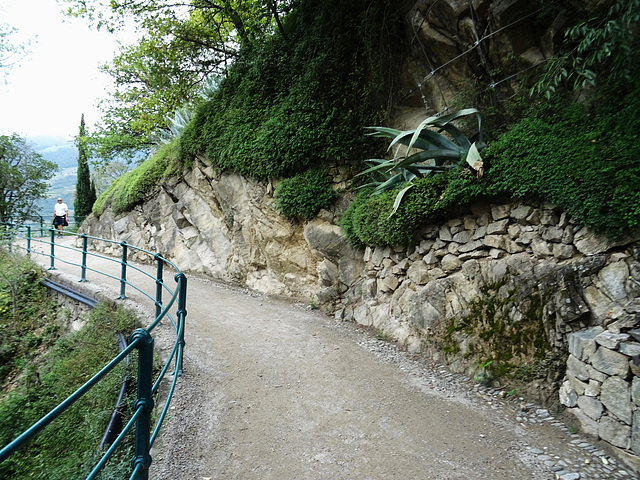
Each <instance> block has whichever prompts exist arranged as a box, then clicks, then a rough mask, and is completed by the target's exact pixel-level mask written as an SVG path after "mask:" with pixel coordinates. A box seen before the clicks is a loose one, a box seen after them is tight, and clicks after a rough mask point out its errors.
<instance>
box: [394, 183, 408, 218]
mask: <svg viewBox="0 0 640 480" xmlns="http://www.w3.org/2000/svg"><path fill="white" fill-rule="evenodd" d="M413 187H414V185H413V183H412V184H411V185H409V186H406V187H404V188H403V189H402V190H400V191H399V192H398V195H396V199H395V200H394V202H393V210H392V211H391V214H390V215H389V216H388V217H387V218H391V217H392V216H393V214H394V213H396V212H397V211H398V207H400V204H401V203H402V199H403V198H404V195H405V193H407V192H408V191H409V190H410V189H411V188H413Z"/></svg>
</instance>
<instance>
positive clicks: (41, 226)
mask: <svg viewBox="0 0 640 480" xmlns="http://www.w3.org/2000/svg"><path fill="white" fill-rule="evenodd" d="M39 217H40V236H41V237H44V218H43V217H42V215H39Z"/></svg>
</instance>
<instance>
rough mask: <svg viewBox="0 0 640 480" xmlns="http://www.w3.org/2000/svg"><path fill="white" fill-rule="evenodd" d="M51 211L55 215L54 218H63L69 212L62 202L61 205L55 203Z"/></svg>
mask: <svg viewBox="0 0 640 480" xmlns="http://www.w3.org/2000/svg"><path fill="white" fill-rule="evenodd" d="M53 211H54V212H55V214H56V217H65V216H66V215H67V212H68V211H69V209H68V208H67V204H66V203H64V202H62V203H57V202H56V206H55V207H54V209H53Z"/></svg>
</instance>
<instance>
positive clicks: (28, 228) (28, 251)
mask: <svg viewBox="0 0 640 480" xmlns="http://www.w3.org/2000/svg"><path fill="white" fill-rule="evenodd" d="M29 254H31V226H30V225H27V255H29Z"/></svg>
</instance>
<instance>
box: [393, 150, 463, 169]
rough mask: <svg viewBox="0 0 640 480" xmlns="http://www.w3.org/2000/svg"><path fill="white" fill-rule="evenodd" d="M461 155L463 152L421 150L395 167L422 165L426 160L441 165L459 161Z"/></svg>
mask: <svg viewBox="0 0 640 480" xmlns="http://www.w3.org/2000/svg"><path fill="white" fill-rule="evenodd" d="M462 153H463V152H461V151H458V150H456V151H452V150H442V149H436V148H434V149H432V150H423V151H421V152H416V153H414V154H413V155H410V156H408V157H407V158H405V159H404V160H402V161H401V162H398V163H397V164H396V165H397V166H398V167H404V168H406V166H407V165H412V164H415V163H422V162H425V161H427V160H433V161H434V162H435V163H436V165H437V164H438V163H440V164H442V162H444V161H447V160H459V159H460V156H461V155H462Z"/></svg>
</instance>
